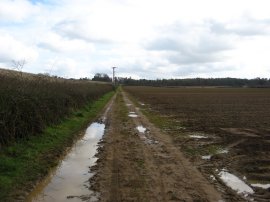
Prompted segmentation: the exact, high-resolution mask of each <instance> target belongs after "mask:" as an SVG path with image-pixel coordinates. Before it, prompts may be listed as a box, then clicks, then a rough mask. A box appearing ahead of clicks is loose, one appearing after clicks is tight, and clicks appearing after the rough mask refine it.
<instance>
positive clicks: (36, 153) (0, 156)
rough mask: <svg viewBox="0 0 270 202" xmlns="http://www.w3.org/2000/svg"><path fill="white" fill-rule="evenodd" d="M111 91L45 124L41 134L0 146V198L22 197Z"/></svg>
mask: <svg viewBox="0 0 270 202" xmlns="http://www.w3.org/2000/svg"><path fill="white" fill-rule="evenodd" d="M113 95H114V92H110V93H107V94H105V95H104V96H103V97H101V98H100V99H99V100H97V101H95V102H92V103H89V104H88V105H87V106H85V107H84V108H83V109H81V110H79V111H76V112H74V113H73V114H72V115H71V116H70V117H68V118H65V119H64V120H63V121H62V123H61V124H58V125H56V126H52V127H48V128H47V129H46V130H45V131H44V132H43V134H42V135H39V136H32V137H30V138H29V139H28V140H22V141H19V142H18V143H14V144H12V145H10V146H7V147H4V148H2V149H1V150H0V201H14V200H22V199H23V197H25V195H26V193H27V192H29V191H30V190H31V189H32V188H33V186H34V185H35V183H36V182H37V181H38V180H40V179H42V177H44V176H45V175H46V174H47V173H48V171H49V170H50V168H52V167H54V166H56V165H57V163H58V159H59V157H60V156H62V155H63V154H64V152H65V150H66V148H68V147H70V146H71V145H72V143H73V141H74V140H75V139H76V137H78V135H79V134H80V133H79V131H80V130H82V129H83V128H85V127H86V126H87V125H88V124H89V122H91V121H93V120H94V119H95V118H96V117H97V115H98V114H99V112H100V111H101V110H102V109H103V108H104V106H105V105H106V103H107V102H108V101H109V100H110V98H111V97H112V96H113Z"/></svg>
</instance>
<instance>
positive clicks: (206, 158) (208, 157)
mask: <svg viewBox="0 0 270 202" xmlns="http://www.w3.org/2000/svg"><path fill="white" fill-rule="evenodd" d="M211 157H212V155H206V156H202V159H203V160H210V159H211Z"/></svg>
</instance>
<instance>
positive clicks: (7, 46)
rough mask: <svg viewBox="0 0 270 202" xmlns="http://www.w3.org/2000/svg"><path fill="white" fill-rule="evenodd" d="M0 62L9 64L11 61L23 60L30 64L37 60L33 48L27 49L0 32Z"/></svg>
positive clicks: (27, 47)
mask: <svg viewBox="0 0 270 202" xmlns="http://www.w3.org/2000/svg"><path fill="white" fill-rule="evenodd" d="M0 44H1V46H0V62H1V63H10V62H11V61H12V60H22V59H25V60H26V61H27V62H32V61H34V60H36V59H37V57H38V53H37V52H36V50H35V48H32V47H29V46H27V45H25V44H23V43H22V42H20V41H18V40H16V39H14V38H13V37H12V36H10V35H8V34H5V33H4V32H1V31H0Z"/></svg>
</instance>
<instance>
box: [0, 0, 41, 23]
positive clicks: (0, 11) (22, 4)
mask: <svg viewBox="0 0 270 202" xmlns="http://www.w3.org/2000/svg"><path fill="white" fill-rule="evenodd" d="M38 11H39V9H38V7H37V6H34V5H33V4H31V3H30V2H29V1H27V0H1V1H0V21H15V22H22V21H23V20H24V19H26V18H28V17H30V16H31V15H33V14H37V13H38Z"/></svg>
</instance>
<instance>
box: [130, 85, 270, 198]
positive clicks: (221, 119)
mask: <svg viewBox="0 0 270 202" xmlns="http://www.w3.org/2000/svg"><path fill="white" fill-rule="evenodd" d="M125 91H127V92H128V94H129V97H130V99H131V100H133V102H135V103H136V105H137V106H139V107H140V110H141V112H143V114H144V115H146V116H147V118H148V119H149V120H150V121H151V122H152V123H153V124H155V126H157V127H158V128H160V133H158V134H162V135H161V136H159V135H155V137H163V138H168V139H170V141H171V147H173V148H175V151H174V152H173V153H175V154H181V152H183V153H184V156H185V157H187V158H188V159H189V161H191V162H192V165H193V166H195V167H196V168H197V169H198V170H199V171H200V173H201V174H202V175H203V176H204V177H205V178H206V179H207V180H208V184H209V183H212V184H214V185H215V188H216V189H217V190H219V192H220V193H221V195H222V198H223V200H224V201H270V158H269V156H270V89H256V88H254V89H250V88H156V87H155V88H153V87H125ZM150 131H151V130H150ZM158 141H160V139H159V140H158ZM161 142H162V141H161ZM168 156H169V157H171V156H172V154H171V153H170V154H169V155H168ZM168 162H174V160H172V159H171V160H170V161H168ZM177 167H178V170H181V166H180V167H179V165H177ZM166 171H167V170H166ZM178 172H179V171H178ZM224 172H228V173H231V174H233V175H234V176H237V177H238V178H239V179H241V181H242V182H243V183H245V185H247V186H248V187H249V188H250V190H251V191H250V190H245V191H241V189H242V188H243V187H241V186H240V185H239V187H237V186H236V187H235V184H234V185H229V184H228V183H226V179H225V180H224V178H223V177H222V174H224ZM173 173H174V171H173ZM172 176H174V174H172ZM225 178H227V180H228V179H229V178H230V176H229V175H226V177H225ZM232 181H233V180H232ZM177 182H178V180H177ZM191 184H192V187H195V190H196V189H197V187H198V186H197V184H196V183H191ZM206 184H207V183H206ZM191 198H192V197H191ZM180 199H183V198H181V197H180ZM193 199H194V198H193ZM165 201H166V200H165ZM210 201H211V199H210Z"/></svg>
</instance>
